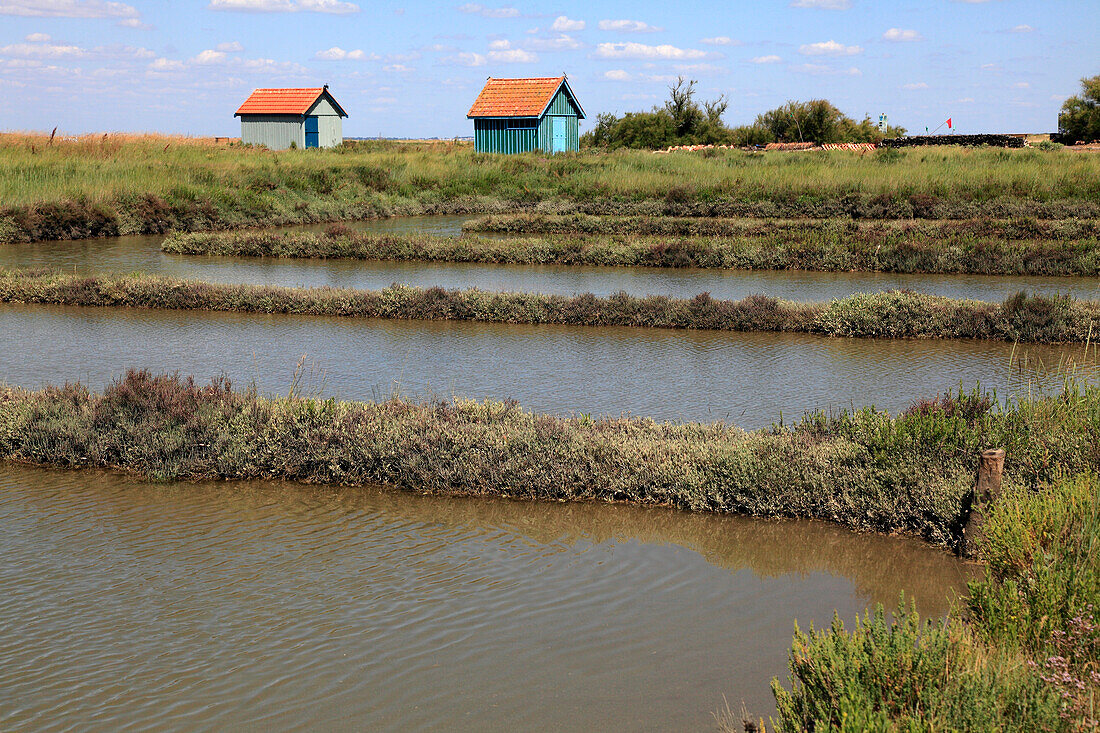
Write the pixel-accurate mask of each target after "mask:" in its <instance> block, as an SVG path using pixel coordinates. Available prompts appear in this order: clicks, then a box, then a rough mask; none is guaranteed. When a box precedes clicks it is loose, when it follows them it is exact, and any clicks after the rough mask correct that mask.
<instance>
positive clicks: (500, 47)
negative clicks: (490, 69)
mask: <svg viewBox="0 0 1100 733" xmlns="http://www.w3.org/2000/svg"><path fill="white" fill-rule="evenodd" d="M511 47H512V44H511V42H510V41H507V40H503V39H502V40H498V41H490V42H489V48H490V49H491V50H493V51H505V50H507V49H509V48H511Z"/></svg>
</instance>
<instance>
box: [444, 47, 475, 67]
mask: <svg viewBox="0 0 1100 733" xmlns="http://www.w3.org/2000/svg"><path fill="white" fill-rule="evenodd" d="M485 61H486V59H485V57H484V56H482V55H481V54H479V53H471V52H468V51H464V52H462V53H456V54H453V55H451V56H444V57H443V58H441V59H439V62H438V63H439V65H440V66H484V65H485Z"/></svg>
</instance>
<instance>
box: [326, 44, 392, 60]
mask: <svg viewBox="0 0 1100 733" xmlns="http://www.w3.org/2000/svg"><path fill="white" fill-rule="evenodd" d="M313 55H314V57H315V58H319V59H323V60H325V61H365V60H366V59H368V58H370V59H371V60H375V61H376V60H378V56H376V55H375V54H370V55H369V56H368V55H367V53H366V52H365V51H363V50H362V49H360V48H357V49H355V50H353V51H345V50H344V49H342V48H340V47H339V46H333V47H332V48H329V49H326V50H324V51H318V52H317V53H315V54H313Z"/></svg>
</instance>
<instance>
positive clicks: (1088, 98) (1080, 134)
mask: <svg viewBox="0 0 1100 733" xmlns="http://www.w3.org/2000/svg"><path fill="white" fill-rule="evenodd" d="M1058 132H1059V133H1061V136H1062V141H1063V142H1070V143H1073V142H1077V141H1078V140H1081V141H1084V142H1092V141H1094V140H1100V74H1097V75H1096V76H1094V77H1091V78H1089V79H1082V80H1081V94H1080V95H1075V96H1072V97H1070V98H1069V99H1067V100H1066V101H1065V103H1064V104H1063V105H1062V113H1061V114H1060V115H1058Z"/></svg>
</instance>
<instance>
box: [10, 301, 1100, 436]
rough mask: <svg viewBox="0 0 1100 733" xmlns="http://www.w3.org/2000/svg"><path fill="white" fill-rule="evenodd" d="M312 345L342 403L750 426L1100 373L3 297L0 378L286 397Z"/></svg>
mask: <svg viewBox="0 0 1100 733" xmlns="http://www.w3.org/2000/svg"><path fill="white" fill-rule="evenodd" d="M303 354H305V355H307V370H306V373H305V374H304V376H303V379H302V386H303V387H304V388H305V389H306V390H307V391H310V392H313V393H319V394H323V395H325V396H335V397H339V398H342V399H372V398H378V397H385V396H389V395H390V394H392V393H393V392H394V391H395V390H397V391H400V392H402V393H404V394H405V395H406V396H410V397H414V398H417V397H425V396H431V395H434V396H437V397H443V398H449V397H451V396H452V395H458V396H463V397H472V398H476V399H504V398H512V399H516V400H518V401H519V402H520V404H521V405H523V406H524V407H526V408H528V409H531V410H535V411H538V412H550V413H556V414H571V413H588V414H592V415H619V414H622V413H623V412H627V413H631V414H635V415H643V416H647V417H654V418H658V419H670V420H705V421H709V420H725V421H728V422H732V423H735V424H737V425H740V426H742V427H746V428H754V427H760V426H765V425H769V424H771V423H772V422H773V421H776V420H778V419H780V417H781V416H782V417H783V418H784V419H787V420H790V419H792V418H798V417H800V416H801V415H802V413H803V412H805V411H806V410H813V409H818V408H822V409H833V410H836V409H841V408H847V407H851V406H853V405H855V406H857V407H861V406H865V405H872V404H873V405H876V406H878V407H880V408H884V409H889V410H891V411H897V410H901V409H904V408H905V407H907V406H908V405H909V404H910V403H911V402H912V400H914V399H915V398H917V397H933V396H935V395H937V394H939V393H940V392H942V391H945V390H954V389H957V388H958V387H959V385H960V384H961V385H963V386H964V387H966V388H967V389H969V388H972V387H973V386H974V385H975V384H976V383H977V382H980V383H981V384H982V385H983V386H984V387H985V388H986V389H995V390H996V391H997V392H998V394H999V395H1000V396H1001V397H1005V396H1007V395H1009V394H1013V393H1015V394H1021V393H1025V392H1026V391H1027V390H1028V389H1033V388H1034V387H1035V386H1036V385H1037V384H1046V385H1053V386H1057V385H1058V384H1059V383H1060V381H1059V380H1060V376H1059V375H1060V374H1061V373H1062V371H1063V369H1062V368H1061V367H1062V366H1064V365H1065V364H1066V363H1068V362H1070V361H1073V360H1077V361H1080V362H1082V366H1081V367H1080V373H1081V374H1083V375H1086V376H1093V377H1095V376H1096V375H1097V374H1100V369H1098V368H1097V364H1098V360H1097V356H1096V349H1095V348H1092V349H1090V351H1089V355H1088V357H1087V358H1084V355H1085V349H1084V346H1083V345H1072V346H1035V345H1032V346H1013V345H1012V344H1008V343H1002V342H995V341H961V340H946V339H928V340H916V339H913V340H903V339H847V338H823V337H817V336H810V335H805V334H789V333H788V334H777V333H726V332H717V331H675V330H668V329H647V328H591V327H582V326H529V325H512V324H490V323H464V322H433V321H397V320H394V321H388V320H369V319H358V318H332V317H317V316H287V315H253V314H240V313H214V312H209V313H208V312H191V311H160V310H143V309H127V308H79V307H65V306H20V305H4V306H0V383H3V382H7V383H9V384H16V385H21V386H25V387H28V388H40V387H42V386H44V385H46V384H62V383H64V382H66V381H76V380H82V381H84V382H86V383H87V384H89V385H90V386H91V387H93V388H95V389H99V388H102V386H103V385H104V384H106V383H107V382H108V381H109V380H111V379H113V378H115V377H117V376H119V375H120V374H122V373H123V372H124V371H125V370H126V369H127V368H129V367H144V368H148V369H150V370H153V371H154V372H164V371H179V372H181V373H183V374H193V375H194V376H195V377H196V378H198V379H201V380H204V381H205V380H208V379H210V378H211V377H214V376H217V375H219V374H223V373H225V374H228V375H229V376H230V377H231V378H232V379H233V381H234V382H235V383H236V384H238V385H244V384H246V383H249V382H251V381H255V383H256V384H257V386H258V387H259V388H260V389H261V390H262V391H264V392H274V393H282V394H286V392H287V390H288V389H289V387H290V384H291V381H292V378H293V373H294V370H295V365H296V363H297V362H298V360H299V358H300V357H301V356H302V355H303Z"/></svg>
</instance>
